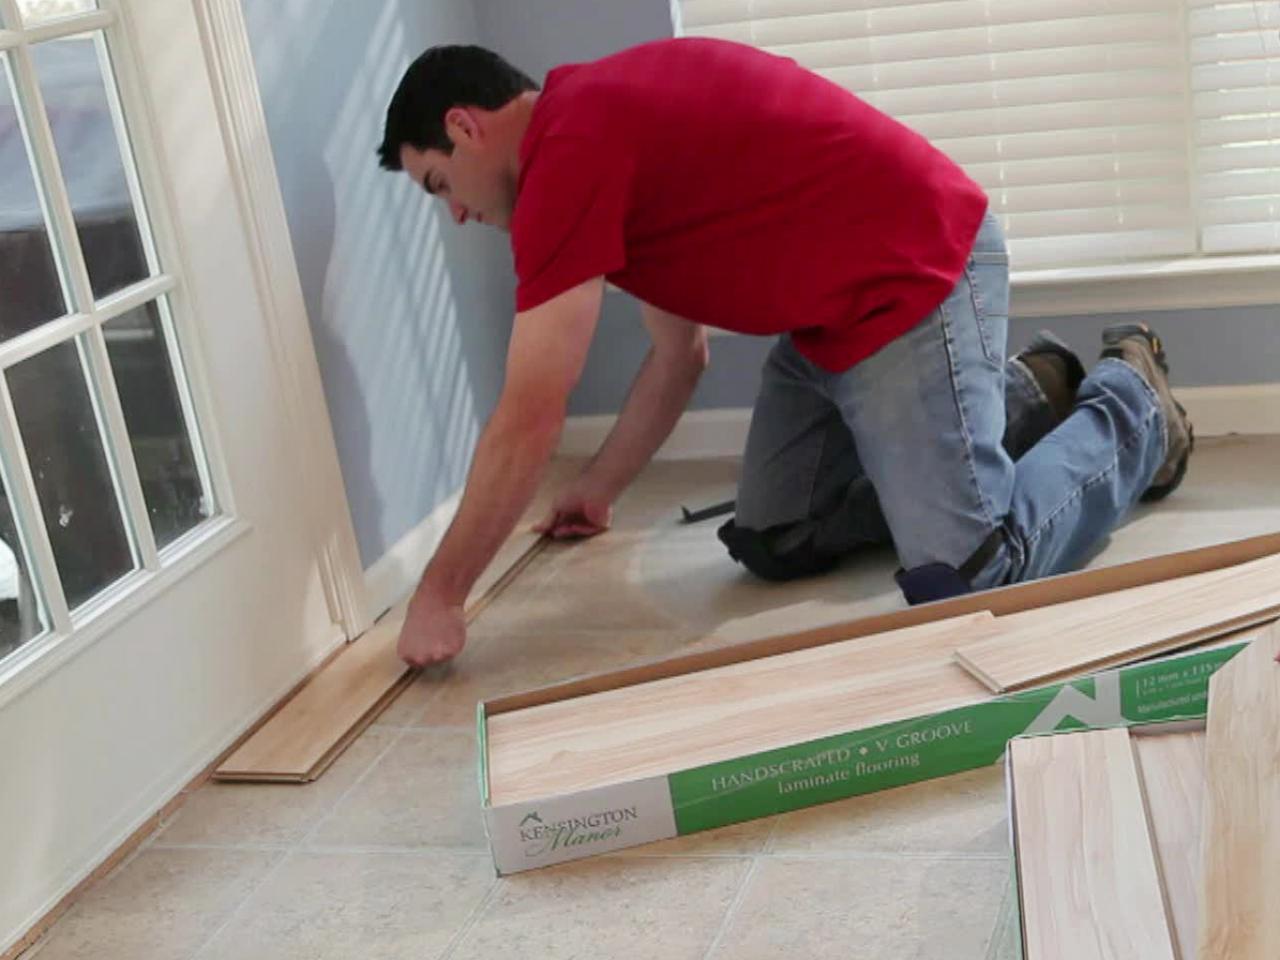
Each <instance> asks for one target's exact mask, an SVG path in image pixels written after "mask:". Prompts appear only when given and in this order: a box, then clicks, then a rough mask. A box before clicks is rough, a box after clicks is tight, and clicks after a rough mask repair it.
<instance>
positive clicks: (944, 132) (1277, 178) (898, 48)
mask: <svg viewBox="0 0 1280 960" xmlns="http://www.w3.org/2000/svg"><path fill="white" fill-rule="evenodd" d="M680 17H681V22H682V25H683V32H684V33H685V34H687V35H701V36H718V37H724V38H727V39H731V40H738V41H741V42H745V43H751V44H755V45H757V46H760V47H762V48H764V49H766V50H769V51H771V52H774V53H778V54H781V55H784V56H789V57H792V58H794V59H795V60H796V61H797V62H799V63H801V64H802V65H804V66H807V67H809V68H811V69H813V70H815V71H817V72H818V73H820V74H823V75H825V76H827V77H828V78H830V79H831V80H833V81H835V82H837V83H840V84H842V85H844V86H846V87H847V88H848V89H850V90H852V91H853V92H855V93H857V94H858V95H859V96H861V97H862V98H863V99H865V100H867V101H868V102H869V103H871V104H873V105H874V106H876V107H878V108H879V109H882V110H884V111H885V112H886V113H889V114H891V115H892V116H894V117H896V118H898V119H899V120H901V121H902V122H904V123H906V124H907V125H909V126H911V127H913V128H914V129H916V130H918V131H919V132H920V133H922V134H924V135H925V136H926V137H928V138H929V139H930V140H931V141H932V142H934V143H935V144H936V145H937V146H938V147H939V148H941V149H942V150H943V151H945V152H946V153H947V154H948V155H950V156H951V157H952V158H954V159H955V160H956V161H958V162H959V163H960V164H962V165H963V166H964V167H965V169H966V170H967V171H968V172H969V173H970V175H971V176H973V177H974V178H975V179H976V180H977V181H978V182H979V183H981V184H982V185H983V187H984V188H985V189H986V190H987V192H988V193H989V195H990V197H991V202H992V209H993V210H994V211H995V212H996V213H997V214H999V215H1000V217H1001V218H1002V220H1003V222H1004V225H1005V228H1006V231H1007V233H1008V236H1009V247H1010V253H1011V257H1012V260H1013V263H1014V267H1015V270H1017V271H1028V270H1032V271H1035V270H1049V269H1054V270H1061V269H1064V268H1066V269H1072V268H1075V269H1079V268H1098V267H1101V268H1104V269H1106V268H1114V267H1123V266H1124V265H1126V264H1128V265H1135V266H1136V265H1138V264H1142V265H1145V267H1146V268H1147V269H1151V268H1152V265H1153V264H1169V263H1174V262H1181V263H1184V264H1185V265H1187V266H1188V267H1191V266H1192V265H1194V266H1195V267H1196V268H1198V269H1203V268H1204V267H1205V266H1206V265H1209V264H1211V263H1212V262H1213V261H1214V259H1215V258H1217V260H1218V262H1219V263H1220V264H1222V265H1226V264H1227V263H1230V264H1231V265H1232V266H1234V267H1237V268H1240V267H1253V268H1255V269H1256V267H1257V266H1258V265H1259V264H1260V263H1263V262H1264V261H1262V260H1260V259H1259V257H1260V256H1263V255H1268V254H1269V255H1275V254H1276V253H1278V252H1280V2H1277V0H1266V2H1263V0H1256V2H1249V0H1246V2H1213V0H941V2H936V0H935V2H923V0H896V2H895V0H683V2H682V3H681V4H680ZM1228 255H1229V256H1228ZM1242 258H1243V259H1242ZM1250 258H1252V263H1251V262H1250Z"/></svg>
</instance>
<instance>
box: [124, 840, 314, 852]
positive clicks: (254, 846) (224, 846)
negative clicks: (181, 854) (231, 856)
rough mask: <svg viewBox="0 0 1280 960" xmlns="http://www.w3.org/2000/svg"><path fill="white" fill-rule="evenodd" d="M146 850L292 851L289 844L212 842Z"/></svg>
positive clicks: (181, 844) (173, 844) (186, 843)
mask: <svg viewBox="0 0 1280 960" xmlns="http://www.w3.org/2000/svg"><path fill="white" fill-rule="evenodd" d="M148 849H151V850H243V851H245V852H256V853H277V852H281V853H288V852H289V851H291V850H293V849H294V846H293V845H292V844H289V843H253V842H252V841H246V842H240V841H237V842H233V843H212V842H203V843H201V842H185V843H184V842H179V843H159V842H157V843H153V844H152V845H151V846H150V847H149V848H148Z"/></svg>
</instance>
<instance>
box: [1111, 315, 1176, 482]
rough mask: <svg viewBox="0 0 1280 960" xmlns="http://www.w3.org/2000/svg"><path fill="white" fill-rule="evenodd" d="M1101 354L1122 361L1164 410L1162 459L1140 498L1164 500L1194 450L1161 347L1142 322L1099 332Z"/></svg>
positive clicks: (1158, 340)
mask: <svg viewBox="0 0 1280 960" xmlns="http://www.w3.org/2000/svg"><path fill="white" fill-rule="evenodd" d="M1102 345H1103V350H1102V355H1103V356H1104V357H1115V358H1116V359H1117V360H1123V361H1124V362H1125V363H1127V364H1129V366H1131V367H1133V368H1134V369H1135V370H1137V371H1138V373H1139V374H1141V376H1142V379H1143V380H1145V381H1147V384H1148V385H1149V386H1150V387H1151V389H1152V390H1154V391H1155V393H1156V397H1157V398H1159V400H1160V407H1161V409H1162V410H1163V411H1164V423H1165V428H1164V430H1165V458H1164V463H1163V464H1161V466H1160V469H1159V470H1157V471H1156V475H1155V476H1154V477H1153V478H1152V480H1151V486H1150V487H1148V488H1147V491H1146V493H1144V494H1143V495H1142V499H1143V500H1144V501H1145V502H1148V503H1150V502H1153V501H1156V500H1163V499H1164V498H1165V497H1167V496H1168V495H1169V494H1171V493H1173V491H1174V490H1176V489H1177V488H1178V484H1180V483H1182V478H1183V477H1184V476H1186V473H1187V461H1189V460H1190V459H1191V451H1192V450H1193V449H1194V448H1195V443H1196V438H1195V433H1194V431H1193V430H1192V428H1191V421H1190V419H1188V417H1187V411H1186V410H1185V409H1184V408H1183V406H1182V404H1180V403H1178V401H1177V400H1175V399H1174V398H1173V391H1171V390H1170V389H1169V361H1168V358H1167V357H1166V356H1165V353H1164V344H1163V343H1161V342H1160V338H1159V337H1158V336H1156V334H1155V332H1154V331H1153V330H1152V329H1151V328H1150V327H1148V326H1147V325H1146V324H1145V323H1124V324H1118V325H1117V326H1114V327H1107V329H1105V330H1104V331H1102Z"/></svg>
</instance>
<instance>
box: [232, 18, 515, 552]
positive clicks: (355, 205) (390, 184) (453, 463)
mask: <svg viewBox="0 0 1280 960" xmlns="http://www.w3.org/2000/svg"><path fill="white" fill-rule="evenodd" d="M243 4H244V11H245V16H246V19H247V21H248V25H249V36H250V39H251V40H252V43H253V53H254V60H255V64H256V67H257V70H258V75H259V80H260V83H261V88H262V98H263V102H264V106H265V109H266V114H267V122H268V125H269V127H270V134H271V144H272V147H273V149H274V151H275V158H276V166H277V169H278V172H279V176H280V184H281V188H282V190H283V192H284V200H285V207H286V210H287V213H288V218H289V228H290V233H291V234H292V238H293V245H294V250H295V253H296V255H297V260H298V268H299V271H300V273H301V276H302V287H303V292H304V294H305V296H306V301H307V309H308V313H309V315H310V319H311V324H312V332H313V335H314V337H315V341H316V349H317V353H318V355H319V359H320V366H321V370H322V373H323V378H324V385H325V393H326V396H327V398H328V403H329V412H330V416H331V418H332V421H333V428H334V433H335V436H336V439H337V444H338V453H339V457H340V460H341V463H342V469H343V476H344V479H345V481H346V486H347V495H348V498H349V500H350V503H351V511H352V515H353V519H354V522H355V528H356V535H357V538H358V540H359V543H360V553H361V556H362V558H363V560H364V562H365V564H366V565H368V564H370V563H372V562H373V561H375V560H377V559H378V558H379V557H380V556H382V555H383V553H385V552H386V550H387V549H388V548H389V547H391V546H392V545H393V544H394V543H395V542H396V541H397V540H398V539H399V538H400V537H401V536H402V535H403V534H404V533H406V532H407V531H408V530H410V529H411V528H413V527H414V526H415V525H416V524H417V523H418V522H419V521H420V520H422V518H423V517H425V516H426V515H427V514H428V513H430V511H431V510H432V508H433V507H435V506H436V505H437V504H439V503H440V502H441V501H442V500H444V499H445V498H446V497H447V496H448V495H449V494H451V493H453V492H454V491H455V490H456V489H457V488H458V487H459V486H460V485H461V483H462V481H463V479H464V477H465V470H466V467H467V464H468V462H469V458H470V455H471V451H472V448H473V446H474V443H475V440H476V437H477V436H478V434H479V430H480V427H481V426H482V425H483V422H484V419H485V418H486V417H487V416H488V414H489V412H490V410H491V409H492V406H493V403H494V400H495V398H496V396H497V392H498V389H499V386H500V384H501V375H502V362H503V358H504V356H505V350H506V340H507V335H508V333H509V332H510V324H511V310H512V306H513V303H514V284H513V281H512V280H511V264H510V254H509V252H508V246H507V241H506V238H505V236H502V235H499V234H496V233H494V232H492V231H487V230H476V229H465V230H459V229H456V228H455V227H454V225H453V224H452V223H450V222H449V220H448V217H447V214H446V213H445V211H443V209H441V208H440V205H439V204H429V203H427V202H425V200H424V198H423V197H422V194H421V192H420V191H418V190H415V189H414V188H413V187H412V185H411V184H410V183H409V182H408V180H407V178H405V177H403V176H393V175H391V174H388V173H384V172H382V171H380V170H378V169H377V166H376V160H375V158H374V148H375V146H376V144H377V142H378V140H379V139H380V136H381V127H382V118H383V111H384V110H385V107H386V103H387V101H388V99H389V98H390V96H391V92H392V91H393V90H394V89H395V85H396V83H397V82H398V81H399V79H400V76H401V74H402V73H403V72H404V69H405V67H406V66H408V64H409V62H410V61H411V60H412V59H413V58H414V57H416V56H417V55H418V54H419V53H421V52H422V50H424V49H425V48H426V47H428V46H430V45H432V44H436V43H450V42H467V43H477V42H481V38H480V26H479V21H478V19H477V12H476V9H475V7H474V5H473V4H472V2H471V0H362V2H360V3H352V2H350V0H308V2H305V3H304V2H300V0H293V2H282V0H243Z"/></svg>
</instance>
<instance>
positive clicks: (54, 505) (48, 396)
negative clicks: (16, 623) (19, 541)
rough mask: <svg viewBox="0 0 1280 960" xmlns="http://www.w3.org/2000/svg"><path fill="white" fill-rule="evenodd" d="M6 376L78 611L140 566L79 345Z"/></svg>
mask: <svg viewBox="0 0 1280 960" xmlns="http://www.w3.org/2000/svg"><path fill="white" fill-rule="evenodd" d="M8 377H9V390H10V392H11V394H12V395H13V407H14V411H15V412H16V413H17V417H18V427H19V429H20V430H21V431H22V442H23V444H24V445H25V447H26V451H27V460H28V461H29V462H30V464H31V473H32V476H33V477H34V478H35V484H36V493H37V494H38V496H39V497H40V511H41V513H42V514H43V515H44V523H45V527H46V528H47V529H48V532H49V540H50V542H51V544H52V546H53V556H54V559H55V560H56V561H57V563H58V574H59V576H61V578H62V588H63V590H64V591H65V593H66V596H67V604H68V605H69V606H70V607H71V608H72V609H75V608H76V607H78V606H80V605H81V604H83V603H84V602H85V601H86V600H89V599H90V598H92V597H93V596H94V595H95V594H97V593H98V592H99V591H101V590H102V589H103V588H104V587H106V586H108V585H110V584H112V583H114V582H115V581H116V580H118V579H120V577H122V576H124V575H125V574H126V573H128V572H129V571H130V570H132V569H133V568H134V562H133V556H132V551H131V550H130V549H129V541H128V537H127V536H126V534H125V527H124V521H123V519H122V518H121V516H120V507H119V501H118V499H117V497H116V494H115V486H114V484H113V482H112V478H111V470H110V468H109V467H108V465H107V457H106V453H105V451H104V450H103V446H102V437H101V435H100V434H99V431H98V421H97V417H96V416H95V415H94V409H93V401H92V399H91V398H90V395H89V386H88V383H87V382H86V380H85V376H84V368H83V367H82V366H81V363H80V353H79V350H78V349H77V348H76V345H75V344H74V343H60V344H58V345H57V346H56V347H52V348H50V349H48V350H46V351H44V352H43V353H40V354H37V355H36V356H34V357H32V358H31V359H29V360H24V361H22V362H21V363H19V364H18V365H17V366H15V367H12V368H11V369H10V370H9V372H8Z"/></svg>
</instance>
